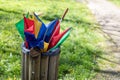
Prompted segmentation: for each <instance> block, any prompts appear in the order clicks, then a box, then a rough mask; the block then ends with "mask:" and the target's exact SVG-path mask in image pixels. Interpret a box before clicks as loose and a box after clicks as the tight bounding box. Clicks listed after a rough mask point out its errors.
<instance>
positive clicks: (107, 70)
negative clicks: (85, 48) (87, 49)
mask: <svg viewBox="0 0 120 80" xmlns="http://www.w3.org/2000/svg"><path fill="white" fill-rule="evenodd" d="M77 1H82V2H84V1H85V2H87V6H88V8H89V9H90V10H91V11H92V13H93V14H94V15H95V18H96V20H97V21H98V23H99V24H100V26H101V28H102V30H103V31H104V32H105V33H106V34H107V35H108V36H109V37H110V39H111V40H109V39H108V40H107V41H106V44H107V46H108V47H107V49H106V50H107V51H108V53H106V54H104V55H103V57H101V58H99V59H98V65H99V67H100V71H98V74H97V76H96V77H95V79H94V80H120V8H118V7H117V6H115V5H114V4H112V3H111V2H109V1H107V0H77Z"/></svg>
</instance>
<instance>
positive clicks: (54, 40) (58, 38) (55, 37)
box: [49, 28, 70, 49]
mask: <svg viewBox="0 0 120 80" xmlns="http://www.w3.org/2000/svg"><path fill="white" fill-rule="evenodd" d="M69 29H70V28H68V29H66V30H64V31H63V32H62V33H60V34H58V35H57V36H53V37H52V39H51V42H50V44H49V49H50V48H52V47H54V46H55V45H56V44H57V43H58V41H59V40H60V39H61V38H62V36H63V35H64V34H65V33H66V32H67V31H68V30H69Z"/></svg>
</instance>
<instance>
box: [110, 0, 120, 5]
mask: <svg viewBox="0 0 120 80" xmlns="http://www.w3.org/2000/svg"><path fill="white" fill-rule="evenodd" d="M110 1H111V2H113V3H114V4H116V5H118V6H120V0H110Z"/></svg>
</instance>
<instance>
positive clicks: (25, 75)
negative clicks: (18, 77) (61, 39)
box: [21, 44, 60, 80]
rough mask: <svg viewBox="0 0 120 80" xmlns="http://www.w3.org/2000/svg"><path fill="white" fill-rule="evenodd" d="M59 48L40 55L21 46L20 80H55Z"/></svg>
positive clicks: (34, 50) (36, 49)
mask: <svg viewBox="0 0 120 80" xmlns="http://www.w3.org/2000/svg"><path fill="white" fill-rule="evenodd" d="M59 54H60V47H59V48H56V49H54V50H52V51H47V52H46V53H42V52H41V51H40V50H39V49H38V48H32V49H30V50H29V49H26V48H25V46H24V44H22V63H21V64H22V80H57V75H58V64H59Z"/></svg>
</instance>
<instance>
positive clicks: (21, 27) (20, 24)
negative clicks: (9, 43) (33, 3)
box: [15, 13, 29, 40]
mask: <svg viewBox="0 0 120 80" xmlns="http://www.w3.org/2000/svg"><path fill="white" fill-rule="evenodd" d="M28 15H29V13H27V15H26V18H28ZM15 25H16V28H17V30H18V32H19V33H20V35H21V37H22V39H23V40H24V39H25V36H24V19H21V20H20V21H19V22H17V23H16V24H15Z"/></svg>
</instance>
